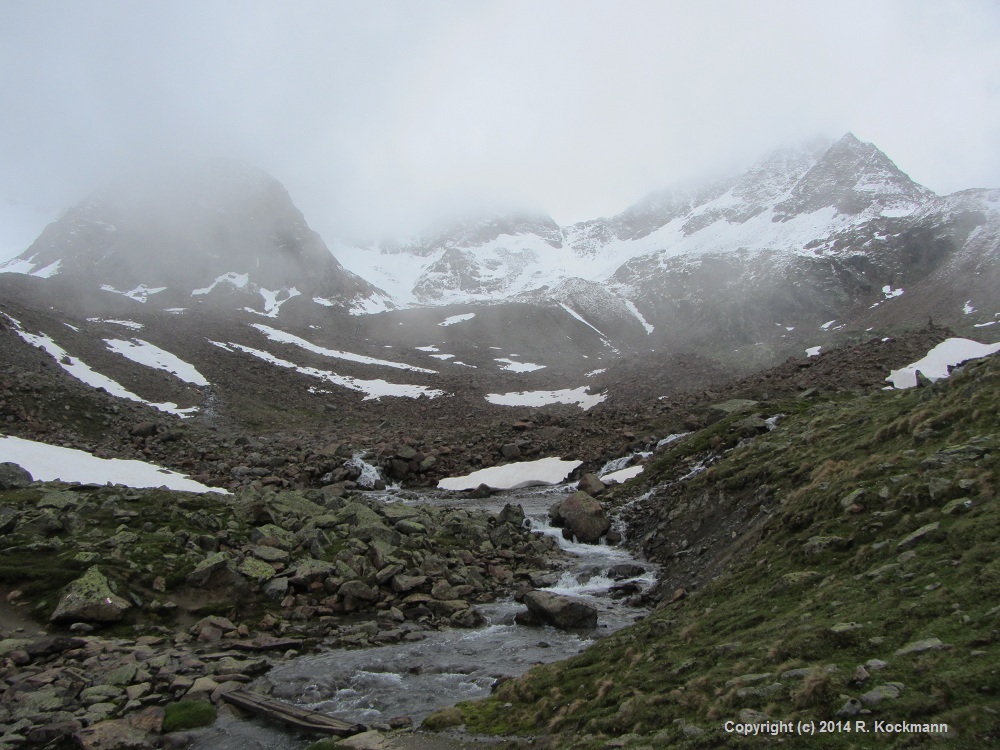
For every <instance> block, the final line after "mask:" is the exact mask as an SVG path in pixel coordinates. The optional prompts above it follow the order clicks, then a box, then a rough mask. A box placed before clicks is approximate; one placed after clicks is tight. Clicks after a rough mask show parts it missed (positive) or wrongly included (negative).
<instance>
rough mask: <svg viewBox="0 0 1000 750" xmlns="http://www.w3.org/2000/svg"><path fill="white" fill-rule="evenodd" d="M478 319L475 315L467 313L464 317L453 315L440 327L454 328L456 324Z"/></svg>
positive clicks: (441, 323) (440, 324)
mask: <svg viewBox="0 0 1000 750" xmlns="http://www.w3.org/2000/svg"><path fill="white" fill-rule="evenodd" d="M474 317H476V314H475V313H465V314H464V315H452V316H451V317H450V318H445V319H444V320H442V321H441V322H440V323H438V325H439V326H453V325H455V324H456V323H462V322H464V321H466V320H472V319H473V318H474Z"/></svg>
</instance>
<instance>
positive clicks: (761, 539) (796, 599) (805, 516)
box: [461, 358, 1000, 748]
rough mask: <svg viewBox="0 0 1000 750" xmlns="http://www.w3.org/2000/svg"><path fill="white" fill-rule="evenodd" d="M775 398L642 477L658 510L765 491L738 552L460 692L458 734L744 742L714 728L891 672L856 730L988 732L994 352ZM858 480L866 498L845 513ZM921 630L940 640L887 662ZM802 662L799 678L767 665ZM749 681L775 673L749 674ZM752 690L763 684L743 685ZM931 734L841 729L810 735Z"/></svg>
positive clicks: (849, 741) (875, 742)
mask: <svg viewBox="0 0 1000 750" xmlns="http://www.w3.org/2000/svg"><path fill="white" fill-rule="evenodd" d="M770 406H773V407H775V409H776V410H778V411H783V412H785V413H786V414H787V415H788V416H787V417H786V418H785V419H784V420H783V421H782V422H781V423H780V424H779V427H778V429H776V430H775V431H773V432H770V433H768V434H766V435H763V436H761V437H759V438H757V439H756V440H754V441H752V442H750V443H749V444H743V445H741V446H740V447H737V448H736V449H734V450H732V451H730V452H729V453H727V454H726V455H725V457H724V458H722V459H721V460H720V461H718V462H717V463H716V464H714V465H713V466H712V467H711V468H710V469H709V470H707V471H706V472H704V473H702V474H700V475H699V476H697V477H695V478H693V479H691V480H689V481H688V482H686V483H685V484H684V487H683V489H678V486H677V483H670V479H671V477H672V476H677V475H678V474H675V473H673V472H674V471H676V470H678V469H679V467H681V466H683V465H685V463H686V461H688V460H689V459H690V458H691V454H692V453H693V452H696V451H698V450H701V449H704V448H705V447H706V446H707V445H708V444H710V443H713V442H714V444H715V445H716V446H718V445H719V444H720V443H722V444H723V445H725V444H726V443H727V439H726V430H727V429H730V427H731V426H732V425H733V424H734V422H735V419H726V420H723V421H722V422H720V423H718V424H716V425H713V426H712V427H710V428H708V429H707V430H705V431H703V432H704V433H705V434H702V435H695V436H693V439H690V440H688V441H685V442H684V443H682V444H680V445H679V446H677V447H676V448H674V449H673V450H672V451H671V452H670V453H668V454H666V455H665V456H663V457H661V458H660V459H658V461H657V462H656V463H655V464H654V465H653V466H652V467H650V468H649V469H647V471H646V474H645V476H644V478H643V480H642V483H643V485H644V486H651V485H652V486H654V487H656V486H659V487H660V488H663V487H672V488H673V494H671V493H670V492H662V493H655V492H654V494H653V497H654V502H656V500H655V498H656V497H665V498H666V499H665V500H663V501H661V502H662V505H661V507H659V508H657V509H656V512H657V513H658V514H659V515H660V516H661V517H665V516H666V514H667V513H668V512H669V511H670V509H671V507H674V505H675V504H677V503H679V502H680V501H681V500H685V499H689V498H696V497H699V496H706V494H707V493H710V494H711V495H712V496H714V497H715V498H716V501H717V505H718V504H721V505H722V507H728V508H730V509H731V510H732V512H733V513H736V512H737V509H738V508H740V509H745V506H746V503H747V501H748V500H749V499H751V498H752V497H753V496H754V493H755V492H757V491H758V490H759V488H760V487H761V486H763V485H767V486H768V488H769V492H767V493H766V495H767V497H768V498H769V500H768V502H767V504H766V507H761V508H760V509H759V510H758V512H757V515H756V518H755V521H753V522H751V523H748V527H752V528H751V531H752V534H753V543H752V544H751V545H749V551H747V550H746V547H747V546H748V545H746V544H745V541H746V540H745V539H741V540H740V541H741V543H742V546H743V547H744V549H743V551H742V552H741V553H740V554H739V555H737V556H735V557H734V558H733V559H734V560H735V561H736V562H734V563H733V564H731V565H729V566H728V567H727V568H726V569H725V571H724V572H722V573H721V574H720V575H718V576H716V577H715V578H714V580H712V581H711V582H710V583H709V584H708V585H707V586H705V587H704V588H702V589H700V590H698V591H696V592H695V593H693V594H691V595H689V596H687V597H686V598H684V599H682V600H680V601H678V602H675V603H672V604H666V605H664V606H662V607H660V608H659V609H657V610H656V611H654V612H653V613H652V614H651V616H650V617H648V618H647V619H645V620H644V621H642V622H641V623H639V624H637V625H635V626H633V627H631V628H629V629H627V630H624V631H621V632H619V633H617V634H615V635H613V636H611V637H609V638H607V639H605V640H603V641H601V642H600V643H598V644H597V645H595V646H594V647H592V648H590V649H589V650H587V651H586V652H584V653H582V654H581V655H579V656H577V657H575V658H573V659H570V660H568V661H566V662H562V663H559V664H553V665H548V666H542V667H537V668H535V669H533V670H532V671H531V672H529V673H528V674H527V675H525V676H524V677H522V678H520V679H517V680H512V681H509V682H507V683H505V684H503V685H502V686H501V687H500V688H499V689H498V690H497V691H496V693H495V694H494V695H493V696H492V697H491V698H490V699H488V700H486V701H483V702H476V703H466V704H463V705H462V707H461V708H462V711H463V715H464V719H465V721H466V723H467V725H468V728H469V729H470V730H471V731H476V732H487V733H505V734H525V733H533V734H537V733H539V732H542V733H548V734H550V735H552V742H553V744H555V745H557V746H566V747H575V748H576V747H579V748H587V747H604V746H606V742H607V739H608V738H609V737H618V738H622V739H624V742H623V743H622V744H617V743H616V746H625V747H636V748H639V747H662V746H667V745H668V744H669V746H671V747H674V746H676V747H717V746H719V745H726V744H731V743H737V742H739V743H741V744H744V745H747V744H750V745H756V744H760V743H763V742H766V741H767V740H764V739H757V740H742V739H740V738H737V737H736V736H735V735H732V734H726V733H725V732H723V731H722V725H723V722H724V721H725V720H726V719H737V720H738V719H739V718H740V714H741V711H743V712H744V713H743V718H744V720H746V719H747V718H749V717H752V716H753V714H748V713H746V710H747V709H750V710H753V711H759V712H763V713H764V714H766V715H767V716H769V717H772V718H774V719H783V720H788V719H791V720H799V719H813V720H817V721H818V720H821V719H831V718H835V717H836V714H837V712H838V710H840V709H841V707H842V706H844V704H845V702H846V701H847V700H848V698H858V697H860V696H861V694H863V693H865V692H867V691H868V690H871V689H872V688H873V687H876V686H879V685H883V684H886V683H890V682H897V683H902V684H903V685H904V688H903V690H902V693H901V695H900V696H899V697H898V698H895V699H890V700H884V701H883V702H881V703H880V704H878V705H877V706H874V707H872V708H871V709H870V712H871V713H870V714H867V713H866V714H862V715H860V716H858V717H856V718H857V719H861V720H867V721H868V726H869V728H871V727H872V722H873V721H874V720H875V719H885V720H892V721H899V720H908V721H938V722H942V721H943V722H947V723H948V724H949V726H950V727H951V731H952V737H955V736H957V740H953V741H951V742H949V745H950V746H953V747H986V746H990V745H991V743H993V742H996V741H997V740H998V739H1000V720H998V712H1000V669H998V666H997V665H1000V646H998V645H997V641H1000V606H998V605H1000V559H998V556H997V550H998V549H1000V544H998V541H1000V506H998V503H997V499H996V489H997V484H998V456H1000V453H998V450H1000V420H998V413H1000V360H998V359H997V358H992V359H990V360H983V361H980V362H977V363H972V364H969V365H967V366H966V367H965V368H964V369H963V370H962V371H959V372H956V373H955V374H953V376H952V378H951V380H950V381H943V382H941V383H939V384H937V385H935V386H933V387H929V388H920V389H914V390H911V391H906V392H902V393H900V392H876V393H872V394H868V395H863V396H846V395H839V396H837V397H834V398H832V399H826V400H820V401H813V402H806V401H801V400H799V401H788V402H784V403H780V404H772V405H770ZM857 490H863V491H864V494H863V495H862V496H857V495H856V496H854V499H855V500H856V502H855V503H850V504H849V505H853V506H854V507H849V508H846V509H845V503H844V502H842V501H843V500H844V499H845V498H847V497H848V496H849V495H851V493H852V492H855V491H857ZM678 492H680V494H679V495H678ZM956 500H957V501H959V502H957V503H955V502H953V501H956ZM966 501H968V502H966ZM949 503H951V506H949ZM956 506H957V507H956ZM946 510H947V511H948V512H946ZM934 523H937V524H939V526H938V528H936V529H934V530H931V531H929V532H928V533H927V534H926V535H925V536H924V537H923V538H922V539H920V540H918V541H915V542H912V543H903V544H901V542H902V540H903V539H905V538H906V537H907V536H908V535H910V534H911V533H912V532H914V531H916V530H918V529H921V528H923V527H925V526H927V525H929V524H934ZM751 531H748V532H747V533H748V534H750V533H751ZM814 537H836V538H839V541H836V540H828V541H827V542H823V541H815V540H814V543H813V545H812V546H813V547H823V546H824V544H826V546H825V548H824V549H822V550H821V551H813V552H810V551H809V548H810V545H809V544H808V542H809V540H810V539H813V538H814ZM734 544H735V542H734ZM667 572H668V573H669V567H668V568H667ZM834 626H839V627H837V628H834ZM927 638H937V639H940V641H941V642H942V643H943V644H944V645H943V647H942V648H938V649H932V650H927V651H924V652H921V653H911V654H905V655H896V652H897V651H898V650H900V649H901V648H903V647H904V646H906V645H907V644H909V643H911V642H913V641H916V640H918V639H927ZM871 659H880V660H884V661H885V662H887V663H888V666H887V667H886V668H884V669H882V670H878V671H876V670H869V672H870V676H869V677H868V679H867V680H865V681H864V682H859V681H857V680H856V679H855V670H856V669H857V667H858V666H859V665H862V664H865V663H866V662H868V661H869V660H871ZM798 668H802V669H807V670H810V671H808V672H807V673H806V674H805V676H799V677H781V675H782V673H783V672H786V671H788V670H792V669H798ZM762 674H767V675H770V676H768V677H749V676H750V675H762ZM741 677H743V679H742V680H741V679H740V678H741ZM774 685H777V687H773V688H769V686H774ZM761 687H764V688H769V689H770V690H773V692H770V693H767V691H766V690H765V691H763V692H764V693H765V694H761V693H759V692H754V691H753V690H750V691H749V692H748V691H747V690H745V688H761ZM741 689H742V690H743V691H742V692H741ZM692 725H693V727H697V729H693V728H691V727H692ZM685 727H688V728H687V730H686V731H685ZM699 730H700V733H699ZM623 736H624V737H623ZM939 741H940V738H937V739H935V738H933V737H927V736H920V735H880V736H879V737H877V738H873V736H872V735H868V737H864V736H862V735H857V734H853V733H852V734H843V733H842V734H825V735H819V736H816V737H814V738H811V739H810V740H809V741H808V743H809V746H810V747H844V748H849V747H859V748H861V747H875V746H877V747H880V748H882V747H911V746H920V745H923V744H932V743H936V742H939Z"/></svg>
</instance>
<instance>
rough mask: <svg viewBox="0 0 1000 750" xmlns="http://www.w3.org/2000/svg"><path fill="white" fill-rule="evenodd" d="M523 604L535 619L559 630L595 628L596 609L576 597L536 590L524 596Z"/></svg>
mask: <svg viewBox="0 0 1000 750" xmlns="http://www.w3.org/2000/svg"><path fill="white" fill-rule="evenodd" d="M524 604H525V606H527V608H528V612H529V614H531V615H532V616H533V617H534V618H535V619H537V620H540V621H541V622H544V623H548V624H549V625H554V626H555V627H557V628H559V629H561V630H576V629H580V628H593V627H596V626H597V609H596V608H594V607H593V606H591V605H590V604H588V603H587V602H585V601H583V600H582V599H578V598H576V597H571V596H563V595H562V594H553V593H552V592H551V591H537V590H536V591H529V592H528V593H527V594H525V595H524Z"/></svg>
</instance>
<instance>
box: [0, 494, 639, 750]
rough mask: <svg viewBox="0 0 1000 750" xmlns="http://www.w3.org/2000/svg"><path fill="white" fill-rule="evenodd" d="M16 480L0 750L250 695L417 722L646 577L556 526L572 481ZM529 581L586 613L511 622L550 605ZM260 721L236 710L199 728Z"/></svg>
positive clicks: (142, 730) (235, 730)
mask: <svg viewBox="0 0 1000 750" xmlns="http://www.w3.org/2000/svg"><path fill="white" fill-rule="evenodd" d="M11 484H12V483H11V482H8V483H7V486H6V487H5V488H3V489H0V535H2V539H0V542H2V543H3V546H2V547H0V584H2V586H3V594H4V597H5V600H6V607H5V610H4V612H5V613H6V616H5V617H4V618H2V619H0V628H2V630H0V677H2V679H3V681H4V682H3V691H4V694H3V697H2V700H0V748H8V747H10V748H14V747H48V746H52V747H58V746H59V745H58V743H59V742H66V743H69V744H67V746H79V747H84V748H92V749H94V750H96V748H109V747H144V746H150V747H151V746H153V745H154V743H156V742H159V741H160V740H161V738H160V735H159V733H160V732H162V731H163V729H164V726H163V723H164V720H165V719H166V720H167V723H168V728H169V723H170V716H169V713H170V706H171V705H172V704H176V702H177V701H179V700H184V699H189V700H198V701H203V702H210V703H213V704H219V703H220V701H221V699H222V695H223V694H224V693H226V692H228V691H232V690H236V689H241V688H243V689H247V688H249V689H252V690H255V691H259V692H264V693H271V694H273V695H274V697H277V698H281V699H283V700H288V701H290V702H293V703H296V704H299V705H304V706H309V707H314V708H317V709H319V710H323V711H325V712H327V713H330V714H333V715H338V716H342V717H344V718H349V719H351V720H352V721H361V722H363V723H366V724H372V725H375V726H377V727H380V728H382V729H388V728H390V727H391V726H410V725H411V724H413V723H419V721H420V720H421V719H422V718H423V717H424V716H426V715H427V713H429V712H430V711H432V710H433V709H435V708H440V707H442V706H447V705H450V704H452V703H454V702H456V701H458V700H462V699H465V698H469V697H476V696H479V695H486V694H488V692H489V691H490V689H491V686H492V685H493V684H494V683H495V682H496V681H497V680H502V679H503V678H505V677H509V676H514V675H517V674H520V673H522V672H523V671H525V670H526V669H527V668H528V667H530V666H531V664H533V663H538V662H542V661H552V660H554V659H559V658H563V657H565V656H567V655H570V654H572V653H576V652H578V651H579V650H580V649H582V648H583V647H584V646H585V644H586V643H587V642H588V640H589V639H591V638H593V637H595V636H598V635H600V634H602V633H607V632H611V631H612V630H614V629H616V628H619V627H623V626H624V625H627V624H628V623H630V622H631V621H632V620H633V619H635V618H636V617H638V616H640V615H641V613H642V609H641V607H642V602H641V598H642V595H641V590H642V588H643V587H644V586H645V585H646V584H647V583H648V582H649V581H650V580H651V574H650V573H648V572H646V570H645V569H643V568H641V567H635V566H634V564H633V563H632V561H630V560H629V558H628V557H627V555H626V553H625V552H624V551H620V550H618V549H615V548H610V547H606V546H599V545H582V544H576V543H572V542H566V541H565V540H564V539H563V534H562V532H560V530H559V529H554V528H551V527H548V526H547V520H546V516H547V512H548V508H549V506H550V505H552V504H553V502H555V500H557V499H560V498H565V497H567V496H568V495H569V494H570V493H571V491H572V488H556V489H548V490H533V491H520V492H518V493H516V494H511V493H506V494H504V495H503V496H497V497H495V498H486V499H481V500H476V501H472V500H469V499H466V498H455V497H447V496H444V495H440V494H437V493H431V494H421V495H416V494H412V493H405V492H399V491H394V492H383V493H372V492H346V493H342V491H341V490H340V489H338V490H337V491H336V492H324V491H322V490H306V491H301V492H297V491H284V492H276V491H273V490H267V489H264V490H260V489H258V490H252V491H247V492H242V493H239V494H237V495H235V496H228V497H227V496H219V495H193V494H188V493H177V492H168V491H166V490H133V489H128V488H123V487H105V486H94V485H88V486H81V485H62V484H57V483H53V484H40V483H28V482H25V481H21V482H17V481H15V482H13V485H17V486H11ZM342 495H346V496H342ZM539 531H541V532H542V533H539ZM570 536H572V535H570ZM616 579H617V580H616ZM538 590H543V593H544V596H543V597H542V598H544V597H549V599H551V601H549V602H548V604H550V605H552V606H553V607H554V609H553V610H552V611H553V612H556V613H558V610H559V609H560V607H561V606H562V605H564V604H565V603H566V602H567V601H573V602H576V605H577V606H579V605H580V603H581V601H582V602H583V603H584V604H585V605H586V606H585V609H586V610H590V609H591V608H592V609H593V612H595V613H596V614H597V627H596V628H585V629H583V630H577V631H569V630H560V629H557V628H554V627H552V626H551V625H546V626H543V627H525V626H524V625H520V624H517V622H516V621H515V620H516V619H517V618H519V619H521V620H522V621H533V622H536V623H538V622H543V621H545V619H546V618H547V617H548V615H547V614H546V610H545V607H544V606H543V607H542V608H541V609H539V610H538V611H537V612H536V613H535V616H534V617H528V615H527V612H528V610H526V608H525V605H524V604H523V603H521V600H523V599H524V597H525V595H526V594H529V592H537V591H538ZM567 595H571V596H572V597H573V599H572V600H569V599H563V597H565V596H567ZM539 596H541V595H539ZM612 597H614V598H612ZM529 599H530V596H529ZM560 616H561V615H559V614H555V615H553V617H555V618H558V617H560ZM588 616H589V615H588ZM550 621H551V622H559V620H558V619H553V620H550ZM29 622H35V623H41V627H39V626H34V627H33V626H31V625H30V624H28V623H29ZM560 624H562V625H563V626H566V625H567V623H566V622H565V621H563V622H561V623H560ZM568 624H569V625H574V624H576V625H586V624H588V623H585V622H584V623H574V622H569V623H568ZM227 710H228V709H227ZM260 731H261V730H260V726H259V725H258V724H257V723H250V722H242V721H237V720H233V719H232V718H228V719H224V720H223V721H221V722H220V723H219V724H218V725H217V728H216V729H214V730H207V732H208V733H207V735H206V736H205V737H204V738H203V739H200V740H198V742H200V743H203V744H201V745H199V746H201V747H213V748H218V747H225V746H226V742H230V741H229V740H226V739H225V738H226V737H232V738H239V737H240V736H243V734H245V733H246V732H250V733H251V734H253V735H254V736H255V737H257V739H256V740H255V742H259V741H260V739H259V738H260V737H261V736H262V735H261V734H260ZM241 733H242V734H241ZM276 737H279V738H282V739H279V740H276V743H277V744H274V745H273V747H289V746H290V745H289V744H288V743H289V741H290V740H289V738H288V736H287V735H284V734H282V733H278V734H277V735H276ZM185 741H186V740H185ZM53 743H55V744H53ZM72 743H76V744H75V745H73V744H72ZM130 743H131V744H130ZM144 743H145V744H144ZM204 743H208V744H204ZM237 743H239V744H245V743H243V742H242V741H240V740H239V739H233V740H232V741H231V746H233V747H235V746H236V744H237ZM258 746H259V745H258Z"/></svg>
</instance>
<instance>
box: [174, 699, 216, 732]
mask: <svg viewBox="0 0 1000 750" xmlns="http://www.w3.org/2000/svg"><path fill="white" fill-rule="evenodd" d="M163 710H164V717H163V732H164V733H168V732H183V731H184V730H186V729H197V728H199V727H207V726H210V725H211V724H213V723H214V722H215V717H216V714H217V712H216V710H215V706H213V705H212V704H211V703H208V702H207V701H193V700H185V701H177V702H176V703H169V704H167V706H166V707H165V708H164V709H163Z"/></svg>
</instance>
